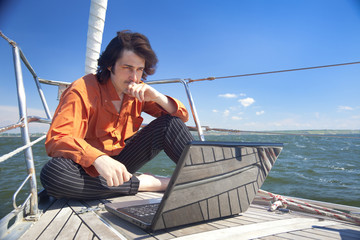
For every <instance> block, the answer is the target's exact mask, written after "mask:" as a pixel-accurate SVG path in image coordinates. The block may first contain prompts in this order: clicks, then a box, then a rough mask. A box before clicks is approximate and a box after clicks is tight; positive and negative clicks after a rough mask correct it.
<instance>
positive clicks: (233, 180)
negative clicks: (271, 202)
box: [105, 141, 283, 231]
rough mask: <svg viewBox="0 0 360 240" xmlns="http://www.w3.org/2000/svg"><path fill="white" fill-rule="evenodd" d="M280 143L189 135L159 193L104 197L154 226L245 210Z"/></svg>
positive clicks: (111, 207) (116, 209)
mask: <svg viewBox="0 0 360 240" xmlns="http://www.w3.org/2000/svg"><path fill="white" fill-rule="evenodd" d="M282 148H283V144H281V143H241V142H212V141H193V142H190V143H189V144H187V145H186V147H185V148H184V150H183V153H182V155H181V158H180V160H179V162H178V164H177V165H176V168H175V170H174V172H173V175H172V177H171V180H170V182H169V185H168V188H167V190H166V191H165V193H164V195H163V197H162V198H158V199H147V200H135V201H126V202H117V203H107V204H105V208H106V209H107V211H109V212H111V213H113V214H115V215H117V216H119V217H120V218H123V219H125V220H126V221H129V222H131V223H133V224H135V225H137V226H139V227H141V228H143V229H145V230H148V231H156V230H160V229H168V228H172V227H177V226H182V225H187V224H192V223H197V222H204V221H208V220H213V219H218V218H223V217H227V216H232V215H237V214H239V213H242V212H245V211H246V210H247V209H248V208H249V206H250V204H251V202H252V201H253V200H254V198H255V195H256V193H257V191H258V189H260V187H261V185H262V184H263V183H264V181H265V179H266V177H267V175H268V173H269V172H270V170H271V168H272V166H273V165H274V163H275V161H276V159H277V157H278V156H279V154H280V152H281V150H282Z"/></svg>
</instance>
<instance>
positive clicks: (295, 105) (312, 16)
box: [0, 0, 360, 131]
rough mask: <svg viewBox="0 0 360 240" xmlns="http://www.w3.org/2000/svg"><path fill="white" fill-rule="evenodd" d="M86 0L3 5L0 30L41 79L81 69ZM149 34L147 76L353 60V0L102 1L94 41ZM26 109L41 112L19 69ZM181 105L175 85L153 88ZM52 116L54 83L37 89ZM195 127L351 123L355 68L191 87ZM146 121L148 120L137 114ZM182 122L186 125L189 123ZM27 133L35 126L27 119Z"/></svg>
mask: <svg viewBox="0 0 360 240" xmlns="http://www.w3.org/2000/svg"><path fill="white" fill-rule="evenodd" d="M89 8H90V1H70V0H63V1H61V2H54V1H45V0H38V1H26V0H13V1H2V2H1V4H0V30H1V31H3V32H4V34H6V35H7V36H8V37H9V38H11V39H13V40H14V41H16V42H17V43H18V45H19V46H20V48H21V49H22V50H23V52H24V54H25V55H26V57H27V59H28V60H29V62H30V63H31V65H32V66H33V68H34V69H35V71H36V73H37V74H38V76H39V77H40V78H45V79H52V80H59V81H66V82H72V81H74V80H76V79H77V78H79V77H81V76H82V75H83V74H84V69H85V67H84V63H85V48H86V34H87V23H88V15H89ZM123 29H130V30H132V31H136V32H141V33H143V34H145V35H146V36H148V38H149V39H150V41H151V43H152V46H153V48H154V50H155V51H156V53H157V55H158V58H159V65H158V68H157V72H156V74H155V75H153V76H150V77H149V78H148V79H149V80H157V79H166V78H192V79H196V78H202V77H209V76H215V77H219V76H229V75H237V74H245V73H254V72H264V71H273V70H282V69H292V68H303V67H310V66H319V65H327V64H337V63H347V62H356V61H360V45H359V43H360V1H355V0H353V1H351V0H348V1H347V0H317V1H313V0H303V1H288V0H286V1H285V0H283V1H280V0H273V1H268V0H262V1H260V0H247V1H245V0H231V1H230V0H221V1H220V0H219V1H218V0H213V1H212V0H207V1H205V0H196V1H190V0H188V1H186V0H183V1H179V0H172V1H165V0H163V1H151V0H141V1H123V0H109V2H108V10H107V15H106V23H105V29H104V36H103V46H102V49H104V48H105V46H106V45H107V43H108V42H109V41H110V40H111V39H112V38H113V37H114V36H115V33H116V31H119V30H123ZM23 71H24V79H25V81H26V83H25V85H26V87H27V93H26V94H27V95H26V96H27V101H28V105H29V106H28V112H29V114H30V115H40V116H43V117H44V116H45V115H44V113H42V111H41V110H42V105H41V102H40V99H39V97H38V95H37V92H36V89H35V85H34V82H33V80H32V77H31V76H30V75H29V74H28V73H27V71H26V69H25V67H24V66H23ZM0 73H1V80H0V81H1V90H0V112H1V115H0V126H4V125H8V124H10V123H13V122H16V121H17V119H18V116H17V112H16V109H17V98H16V88H15V81H14V67H13V63H12V52H11V47H10V45H9V44H8V43H7V42H6V41H4V40H3V39H0ZM156 88H157V89H158V90H160V91H161V92H163V93H164V94H168V95H171V96H174V97H176V98H179V99H180V100H181V101H183V102H184V103H185V104H186V106H188V101H187V99H186V95H185V92H184V91H183V89H182V86H181V85H179V84H170V85H167V86H164V85H159V86H156ZM43 89H44V91H45V96H46V97H47V100H48V104H49V107H50V110H51V112H54V111H55V108H56V106H57V103H58V101H57V100H56V95H57V89H56V88H55V87H53V86H43ZM190 89H191V91H192V94H193V97H194V100H195V104H196V107H197V110H198V113H199V117H200V121H201V124H202V125H207V126H210V127H220V128H231V129H241V130H253V131H257V130H259V131H260V130H296V129H359V128H360V94H359V92H360V91H359V89H360V64H358V65H351V66H343V67H336V68H326V69H316V70H308V71H298V72H289V73H281V74H271V75H262V76H252V77H243V78H231V79H222V80H215V81H211V82H210V81H206V82H198V83H191V84H190ZM145 119H146V121H150V118H147V117H146V118H145ZM188 125H194V123H193V121H189V123H188ZM32 126H33V127H32V128H31V131H42V129H43V128H41V127H39V126H38V125H32Z"/></svg>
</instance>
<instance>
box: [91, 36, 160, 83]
mask: <svg viewBox="0 0 360 240" xmlns="http://www.w3.org/2000/svg"><path fill="white" fill-rule="evenodd" d="M124 50H130V51H133V52H134V53H135V54H136V55H138V56H139V57H141V58H144V59H145V69H144V72H143V75H142V77H141V78H142V79H143V80H146V77H147V76H148V75H152V74H154V73H155V68H156V64H157V62H158V59H157V57H156V54H155V52H154V51H153V50H152V48H151V46H150V42H149V39H148V38H147V37H145V36H144V35H142V34H140V33H133V32H131V31H128V30H125V31H121V32H117V36H116V37H115V38H113V39H112V40H111V41H110V43H109V44H108V45H107V47H106V49H105V51H104V52H103V53H102V54H101V55H100V58H99V60H98V68H97V71H96V77H97V80H98V81H99V82H100V83H105V82H106V81H107V80H108V79H109V77H110V71H109V69H108V68H109V67H111V69H113V68H114V66H115V63H116V61H117V60H118V59H119V58H121V57H122V54H123V52H124Z"/></svg>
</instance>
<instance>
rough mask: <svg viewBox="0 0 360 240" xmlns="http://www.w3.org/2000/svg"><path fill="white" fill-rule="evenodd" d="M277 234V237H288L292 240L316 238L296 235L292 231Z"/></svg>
mask: <svg viewBox="0 0 360 240" xmlns="http://www.w3.org/2000/svg"><path fill="white" fill-rule="evenodd" d="M276 236H277V237H283V238H287V239H292V240H309V239H316V238H309V237H304V236H300V235H296V234H293V233H292V232H290V233H281V234H277V235H276Z"/></svg>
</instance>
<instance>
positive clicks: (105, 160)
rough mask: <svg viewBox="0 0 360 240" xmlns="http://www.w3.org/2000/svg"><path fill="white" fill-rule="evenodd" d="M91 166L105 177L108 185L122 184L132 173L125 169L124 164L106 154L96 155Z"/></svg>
mask: <svg viewBox="0 0 360 240" xmlns="http://www.w3.org/2000/svg"><path fill="white" fill-rule="evenodd" d="M93 166H94V167H95V168H96V170H97V171H98V172H99V174H100V176H102V177H104V178H105V179H106V183H107V185H108V186H109V187H116V186H119V185H122V184H123V183H124V182H127V181H129V180H130V178H131V177H132V174H131V173H129V172H128V171H127V169H126V167H125V165H124V164H122V163H120V162H119V161H116V160H115V159H113V158H111V157H109V156H107V155H102V156H100V157H98V158H97V159H96V160H95V161H94V163H93Z"/></svg>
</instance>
